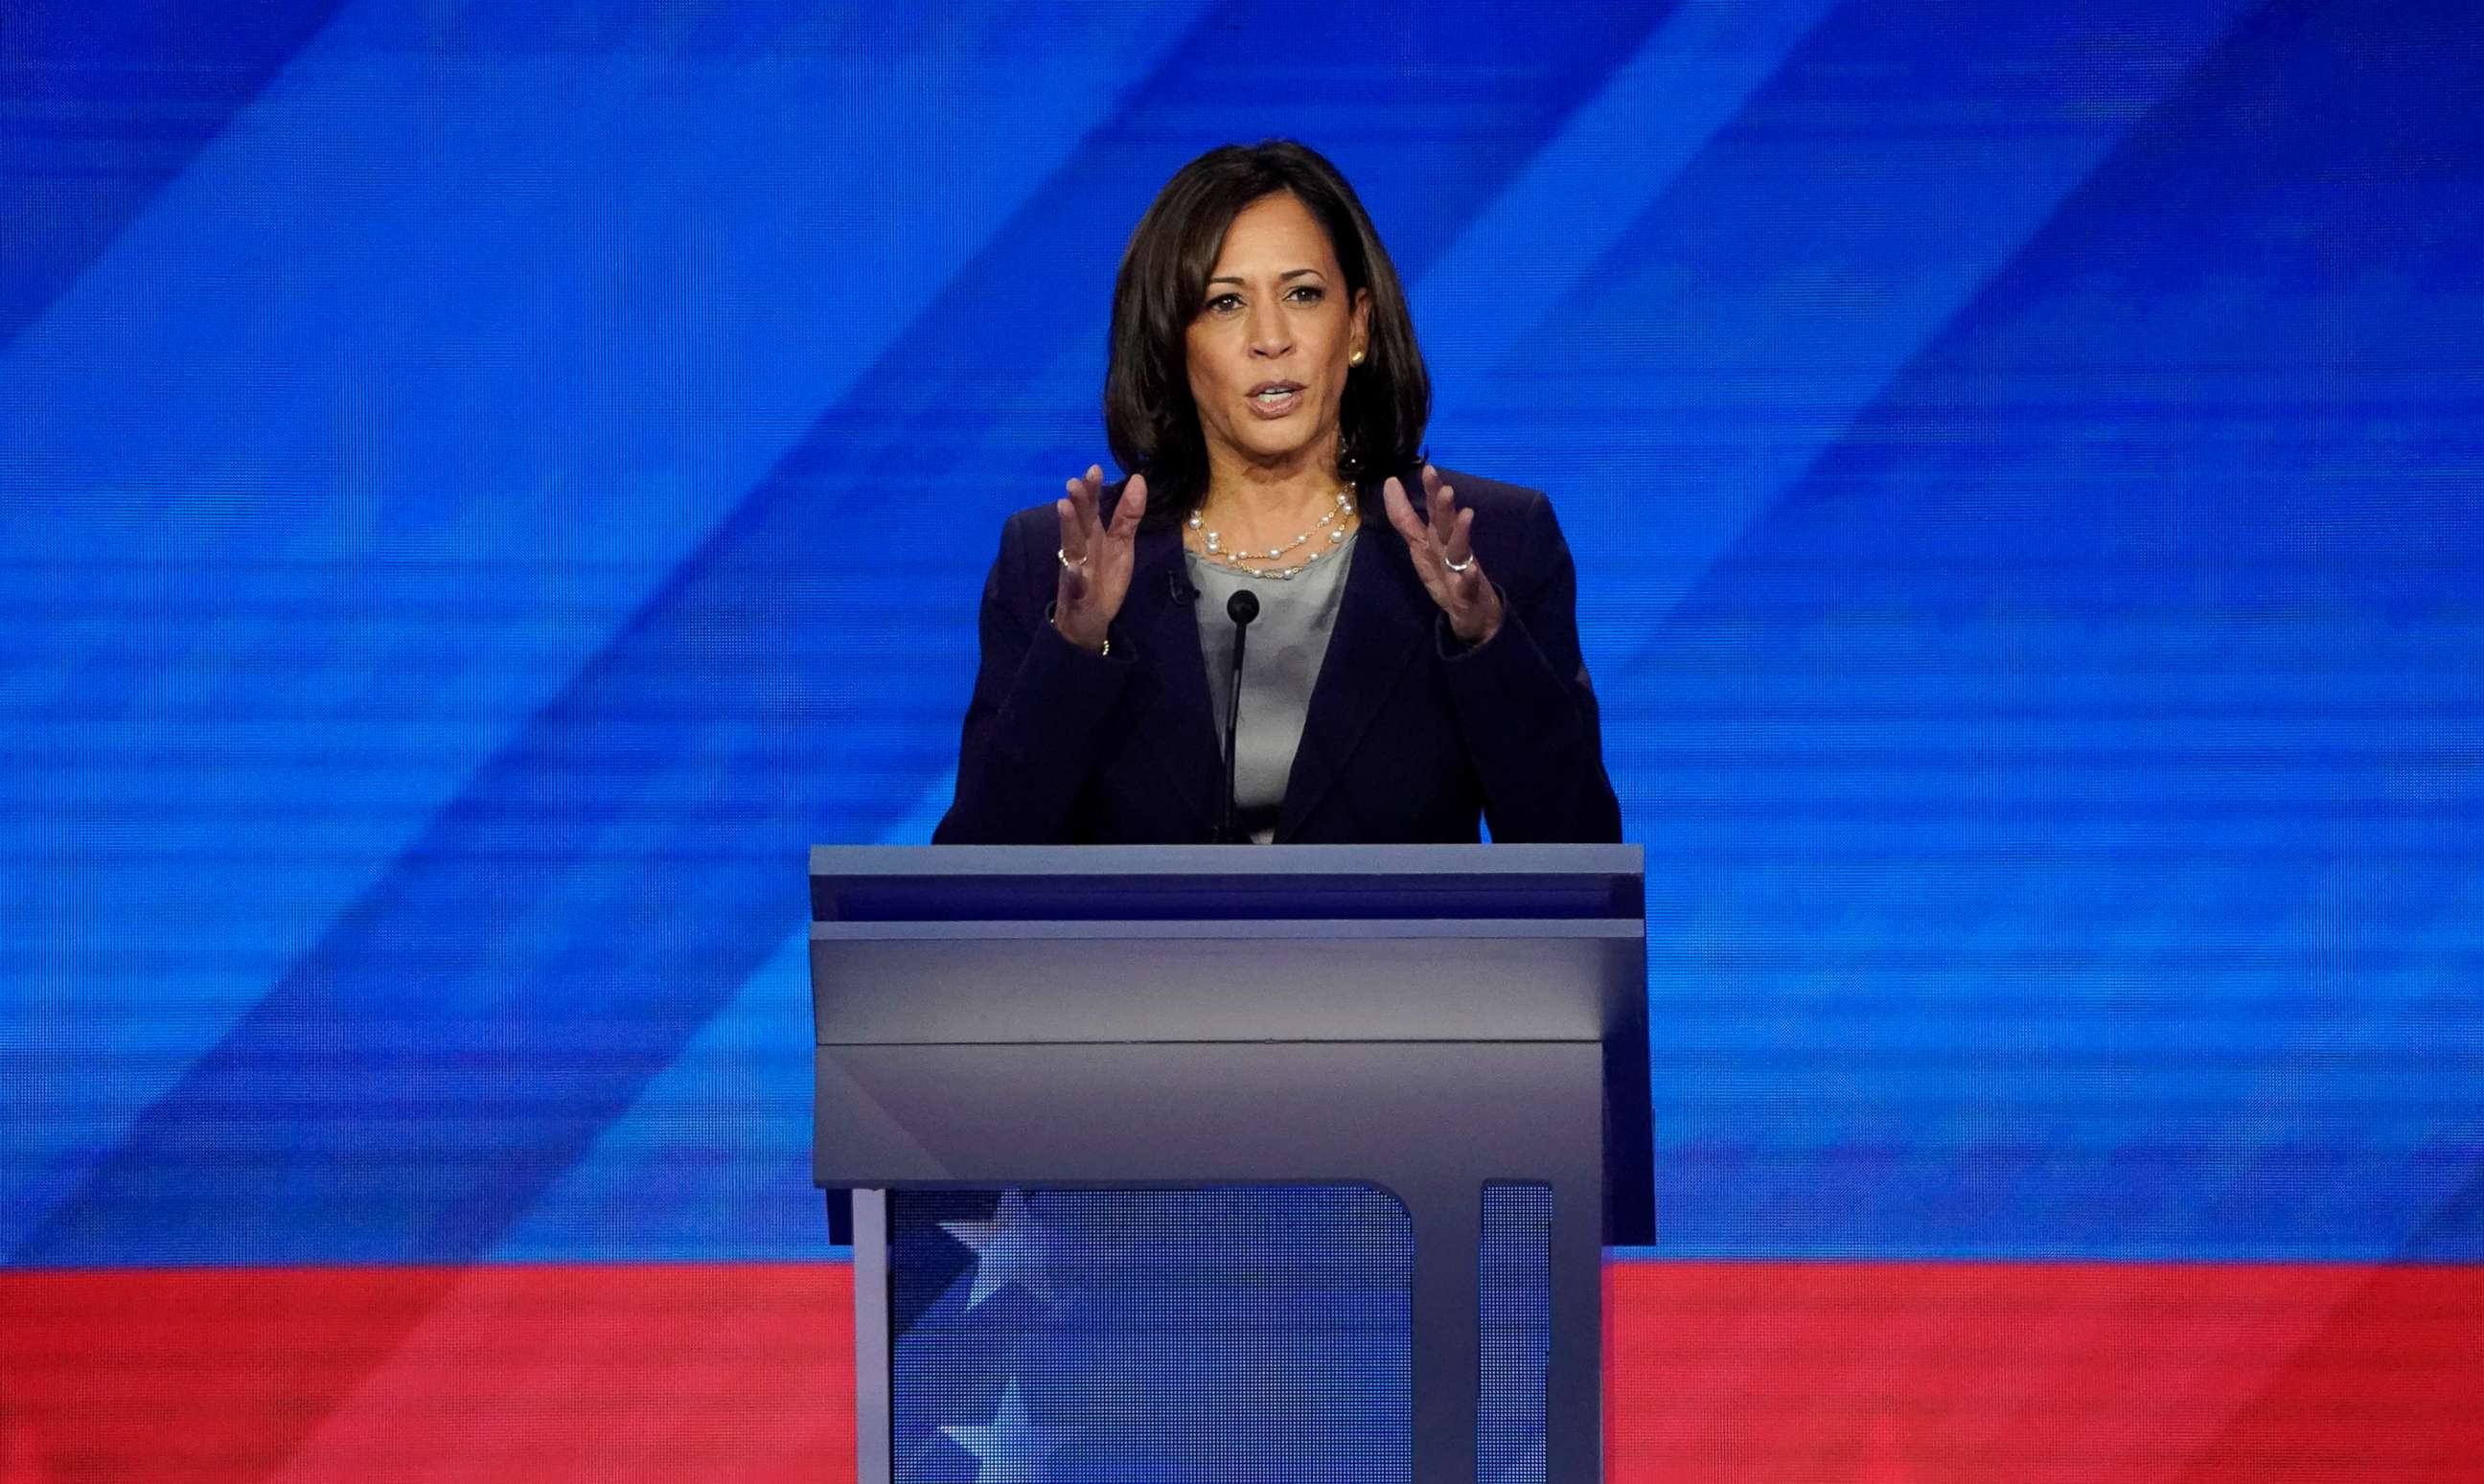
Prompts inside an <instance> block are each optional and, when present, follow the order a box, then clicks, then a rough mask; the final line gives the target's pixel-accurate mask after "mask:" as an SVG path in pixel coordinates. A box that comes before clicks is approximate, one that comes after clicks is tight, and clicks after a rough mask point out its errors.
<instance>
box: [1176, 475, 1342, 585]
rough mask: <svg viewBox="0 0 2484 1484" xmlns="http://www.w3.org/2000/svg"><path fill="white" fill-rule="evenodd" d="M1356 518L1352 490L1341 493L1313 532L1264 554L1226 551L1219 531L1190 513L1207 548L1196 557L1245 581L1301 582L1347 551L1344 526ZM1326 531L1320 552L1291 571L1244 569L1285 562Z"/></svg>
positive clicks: (1271, 548) (1288, 569) (1315, 525)
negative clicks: (1322, 564) (1262, 563)
mask: <svg viewBox="0 0 2484 1484" xmlns="http://www.w3.org/2000/svg"><path fill="white" fill-rule="evenodd" d="M1353 518H1354V492H1353V491H1351V490H1339V491H1337V504H1336V506H1335V507H1334V508H1333V509H1330V510H1327V511H1323V512H1322V513H1321V515H1320V518H1319V520H1318V521H1317V522H1316V523H1314V524H1313V525H1312V526H1311V528H1310V530H1307V531H1304V532H1303V533H1302V534H1301V535H1298V536H1296V537H1295V538H1294V539H1293V540H1291V541H1288V542H1286V543H1285V544H1284V545H1283V546H1272V547H1270V548H1268V549H1267V551H1266V552H1264V553H1262V552H1258V551H1242V552H1229V551H1227V550H1225V538H1224V536H1223V535H1222V534H1220V533H1218V532H1216V531H1213V530H1209V529H1208V528H1207V523H1206V522H1204V521H1202V520H1201V519H1200V516H1199V512H1198V511H1196V510H1194V511H1192V512H1191V513H1190V528H1191V529H1193V530H1195V531H1198V532H1199V533H1200V545H1201V546H1202V548H1204V550H1202V551H1200V552H1196V553H1192V554H1193V555H1195V556H1197V557H1199V559H1200V560H1202V561H1204V562H1207V563H1209V564H1210V565H1212V566H1218V567H1223V568H1225V569H1226V570H1227V571H1229V572H1239V573H1241V574H1242V575H1243V576H1244V577H1255V578H1275V579H1279V580H1283V579H1288V578H1297V577H1300V576H1302V575H1303V574H1304V573H1306V572H1309V571H1310V569H1311V568H1313V567H1315V566H1317V565H1318V564H1319V563H1321V562H1322V561H1325V560H1327V559H1328V558H1329V557H1331V556H1333V555H1335V554H1336V553H1337V552H1339V551H1341V550H1343V549H1344V546H1345V536H1346V530H1345V526H1344V525H1343V524H1342V523H1343V522H1346V521H1349V520H1352V519H1353ZM1322 530H1325V531H1327V532H1328V539H1327V540H1326V541H1324V542H1322V543H1320V545H1319V547H1318V549H1317V550H1315V551H1313V552H1312V553H1311V554H1310V555H1309V556H1306V557H1304V558H1303V559H1302V560H1301V561H1298V562H1296V563H1294V565H1292V566H1290V567H1248V566H1244V565H1243V563H1245V562H1255V561H1283V560H1284V559H1285V557H1286V556H1287V554H1289V553H1293V552H1296V551H1299V550H1301V549H1302V547H1303V545H1304V544H1305V543H1306V542H1308V541H1310V539H1311V537H1312V536H1314V535H1317V534H1318V533H1319V532H1320V531H1322Z"/></svg>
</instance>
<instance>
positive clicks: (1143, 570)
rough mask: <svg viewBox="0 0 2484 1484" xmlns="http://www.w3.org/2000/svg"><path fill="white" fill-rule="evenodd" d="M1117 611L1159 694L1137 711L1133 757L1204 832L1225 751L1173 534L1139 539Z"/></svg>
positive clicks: (1216, 810) (1192, 595)
mask: <svg viewBox="0 0 2484 1484" xmlns="http://www.w3.org/2000/svg"><path fill="white" fill-rule="evenodd" d="M1122 611H1123V613H1124V614H1125V615H1127V616H1128V618H1129V623H1128V625H1127V628H1128V630H1129V632H1130V634H1132V635H1133V636H1134V637H1136V638H1137V640H1138V642H1140V643H1141V644H1143V645H1145V646H1147V648H1146V649H1145V650H1144V651H1142V653H1143V655H1152V657H1153V659H1152V661H1151V662H1149V663H1148V669H1149V670H1150V671H1152V672H1153V673H1154V675H1155V676H1156V678H1157V684H1158V685H1159V686H1160V687H1162V689H1161V691H1160V693H1158V694H1157V695H1155V696H1152V697H1149V699H1148V705H1147V706H1145V707H1144V708H1142V710H1141V712H1140V715H1139V718H1138V726H1139V731H1140V733H1141V741H1142V742H1143V743H1144V745H1143V746H1142V747H1141V749H1140V750H1141V751H1144V752H1145V753H1147V755H1148V757H1150V758H1152V759H1154V760H1155V762H1156V765H1157V766H1158V767H1159V768H1161V769H1163V770H1164V775H1165V781H1166V782H1167V783H1168V784H1170V785H1171V786H1172V790H1173V793H1174V794H1175V796H1177V797H1178V798H1180V799H1181V801H1182V802H1183V803H1184V804H1186V805H1188V806H1189V807H1190V811H1191V812H1192V813H1193V814H1195V815H1197V816H1198V817H1199V823H1201V824H1202V826H1205V827H1207V828H1210V829H1212V828H1214V827H1215V825H1216V822H1217V821H1218V820H1219V819H1221V818H1223V817H1224V813H1225V771H1224V768H1225V744H1224V742H1222V741H1220V740H1219V739H1218V738H1217V736H1216V708H1215V705H1214V703H1213V702H1212V701H1211V700H1210V699H1209V698H1208V693H1207V661H1206V660H1205V658H1203V657H1202V655H1201V653H1200V648H1199V607H1198V591H1197V589H1196V588H1194V587H1193V586H1192V585H1191V581H1190V571H1189V568H1188V566H1187V564H1186V563H1185V562H1184V561H1183V559H1182V551H1181V531H1180V529H1179V527H1177V526H1165V527H1163V528H1161V529H1157V530H1142V531H1140V532H1139V540H1138V550H1137V552H1136V553H1134V560H1133V562H1132V565H1131V569H1130V594H1129V597H1128V598H1127V599H1126V600H1124V602H1123V604H1122Z"/></svg>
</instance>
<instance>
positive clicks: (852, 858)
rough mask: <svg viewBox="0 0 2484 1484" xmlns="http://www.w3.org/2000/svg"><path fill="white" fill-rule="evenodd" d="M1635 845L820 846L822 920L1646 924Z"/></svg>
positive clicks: (817, 907)
mask: <svg viewBox="0 0 2484 1484" xmlns="http://www.w3.org/2000/svg"><path fill="white" fill-rule="evenodd" d="M1644 871H1645V854H1644V852H1643V851H1642V850H1640V848H1639V847H1637V846H1634V845H1266V846H1227V845H1175V846H1129V845H1120V846H1117V845H1078V846H1006V845H970V846H817V847H814V848H813V849H812V851H811V916H812V919H813V920H814V921H816V922H823V923H825V922H958V921H964V920H984V921H1011V920H1027V919H1043V920H1050V921H1064V920H1070V921H1074V920H1079V919H1108V918H1109V919H1115V920H1120V921H1145V920H1148V919H1197V918H1202V917H1223V918H1246V919H1247V918H1303V917H1317V918H1322V919H1327V920H1331V921H1338V920H1354V919H1391V918H1435V917H1472V916H1489V917H1494V918H1502V919H1509V918H1542V919H1580V918H1588V919H1597V918H1601V919H1612V918H1624V919H1636V918H1640V917H1643V916H1644V915H1645V910H1646V892H1645V886H1644Z"/></svg>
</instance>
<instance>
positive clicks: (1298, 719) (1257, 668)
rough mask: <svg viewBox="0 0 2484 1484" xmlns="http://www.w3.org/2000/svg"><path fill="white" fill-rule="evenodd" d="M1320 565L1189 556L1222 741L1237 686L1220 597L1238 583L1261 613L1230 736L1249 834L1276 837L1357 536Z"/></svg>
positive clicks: (1238, 804)
mask: <svg viewBox="0 0 2484 1484" xmlns="http://www.w3.org/2000/svg"><path fill="white" fill-rule="evenodd" d="M1360 534H1361V531H1360V529H1358V530H1356V531H1354V532H1351V533H1349V534H1348V535H1347V536H1346V538H1345V541H1344V544H1343V546H1342V548H1341V549H1340V550H1339V551H1338V552H1337V553H1336V554H1335V555H1332V556H1329V557H1327V558H1326V559H1324V560H1322V561H1321V562H1320V563H1319V564H1318V565H1317V566H1314V567H1312V568H1311V569H1310V570H1309V571H1307V572H1304V573H1302V574H1301V575H1299V576H1296V577H1292V578H1283V579H1279V578H1255V577H1249V576H1246V575H1244V574H1242V573H1239V572H1236V571H1234V570H1233V569H1232V568H1230V567H1225V566H1219V565H1217V564H1215V563H1212V562H1206V561H1202V560H1201V559H1200V558H1199V556H1198V554H1197V553H1184V554H1185V555H1186V556H1187V557H1188V560H1189V562H1190V580H1191V581H1192V583H1193V584H1195V585H1196V586H1197V587H1198V588H1199V592H1200V599H1199V650H1200V654H1201V655H1202V657H1203V658H1205V660H1206V661H1207V693H1208V695H1209V696H1210V697H1211V698H1212V704H1213V705H1214V706H1215V708H1216V740H1217V742H1219V743H1220V744H1221V743H1222V742H1224V741H1225V704H1226V693H1227V691H1229V689H1230V688H1232V684H1233V625H1232V623H1231V622H1230V621H1229V620H1228V619H1227V618H1226V616H1225V604H1226V601H1227V600H1228V599H1229V598H1231V597H1232V596H1233V594H1234V593H1236V592H1238V591H1240V590H1241V589H1243V588H1246V587H1247V588H1249V589H1250V590H1251V592H1252V594H1253V595H1254V596H1256V598H1257V599H1258V600H1259V616H1258V617H1257V618H1256V619H1255V620H1253V621H1252V624H1251V637H1250V640H1249V642H1248V644H1247V645H1246V646H1245V647H1244V650H1243V656H1242V661H1243V662H1242V724H1241V726H1240V727H1239V728H1238V729H1236V732H1235V734H1234V739H1233V754H1234V759H1235V762H1234V769H1233V794H1234V807H1235V809H1236V810H1237V811H1238V812H1239V814H1240V815H1241V823H1242V824H1243V825H1244V827H1246V828H1248V829H1249V830H1250V833H1251V838H1252V839H1253V840H1256V841H1257V842H1258V843H1259V844H1261V845H1266V844H1267V843H1268V842H1269V841H1271V840H1273V839H1275V838H1276V833H1277V810H1278V808H1279V806H1281V805H1283V803H1284V801H1285V775H1286V774H1288V773H1290V772H1292V771H1293V768H1294V749H1295V748H1297V747H1298V746H1300V745H1301V744H1302V740H1303V721H1304V719H1305V718H1306V717H1308V716H1309V715H1310V707H1311V687H1312V686H1314V685H1316V684H1318V682H1319V672H1320V661H1322V660H1324V659H1326V658H1327V656H1328V638H1329V634H1331V633H1332V632H1334V631H1335V630H1336V628H1337V607H1338V605H1339V604H1341V603H1343V602H1344V601H1345V569H1346V567H1347V565H1348V564H1350V563H1351V562H1352V561H1353V560H1354V548H1355V546H1356V544H1357V543H1356V539H1355V538H1356V536H1358V535H1360Z"/></svg>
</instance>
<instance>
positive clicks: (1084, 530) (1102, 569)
mask: <svg viewBox="0 0 2484 1484" xmlns="http://www.w3.org/2000/svg"><path fill="white" fill-rule="evenodd" d="M1103 491H1104V471H1103V469H1102V468H1101V467H1100V466H1097V465H1093V464H1091V465H1089V466H1088V467H1087V472H1086V475H1085V476H1084V477H1082V478H1077V479H1072V480H1070V481H1069V493H1068V494H1067V495H1066V496H1065V497H1064V498H1062V499H1059V500H1056V501H1054V508H1055V509H1056V510H1058V511H1059V512H1060V514H1061V587H1060V591H1059V592H1058V594H1057V595H1056V596H1055V598H1054V600H1053V605H1052V627H1054V628H1055V629H1058V630H1060V631H1061V636H1062V637H1063V638H1065V639H1067V640H1068V641H1069V642H1070V643H1072V644H1075V645H1077V646H1078V647H1079V648H1081V649H1084V650H1090V651H1092V652H1094V653H1096V654H1101V653H1103V652H1104V634H1105V631H1106V630H1107V629H1108V628H1109V627H1110V626H1111V625H1112V622H1113V618H1114V616H1115V615H1116V614H1118V613H1120V612H1121V600H1122V599H1124V598H1126V597H1128V596H1129V594H1130V568H1131V566H1132V564H1133V563H1134V562H1135V560H1136V552H1137V545H1138V536H1139V518H1140V517H1141V516H1144V515H1146V514H1147V513H1148V481H1147V476H1146V475H1144V474H1132V475H1131V476H1130V482H1129V483H1128V484H1127V485H1125V486H1124V487H1123V488H1122V490H1121V504H1120V505H1118V506H1116V507H1115V508H1114V510H1113V519H1112V521H1111V522H1110V523H1109V524H1107V523H1106V522H1105V521H1104V519H1103V517H1102V515H1101V514H1100V513H1099V507H1100V502H1101V500H1102V498H1103Z"/></svg>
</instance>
